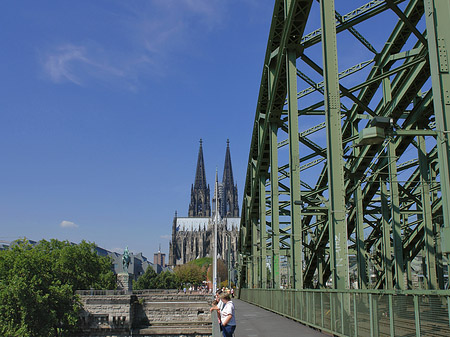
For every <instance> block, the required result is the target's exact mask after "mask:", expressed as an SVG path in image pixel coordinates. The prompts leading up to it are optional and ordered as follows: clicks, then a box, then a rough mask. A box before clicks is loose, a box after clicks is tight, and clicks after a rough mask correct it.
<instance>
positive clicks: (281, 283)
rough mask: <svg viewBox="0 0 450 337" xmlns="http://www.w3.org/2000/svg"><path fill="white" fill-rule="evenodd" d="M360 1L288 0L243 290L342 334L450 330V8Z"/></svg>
mask: <svg viewBox="0 0 450 337" xmlns="http://www.w3.org/2000/svg"><path fill="white" fill-rule="evenodd" d="M353 2H354V3H355V4H356V5H355V8H354V9H353V10H351V11H348V12H347V13H344V14H342V13H343V11H342V10H341V9H340V7H341V6H342V5H343V4H344V3H345V4H346V6H347V8H348V5H349V3H350V2H348V1H343V0H339V1H338V0H336V1H333V0H320V1H313V0H276V1H275V4H274V12H273V16H272V24H271V28H270V32H269V38H268V43H267V50H266V54H265V58H264V65H263V73H262V78H261V84H260V91H259V96H258V99H257V108H256V115H255V122H254V124H253V125H254V128H253V133H252V138H251V145H250V151H249V161H248V171H247V175H246V182H245V187H244V202H243V210H242V218H241V236H240V242H239V249H240V257H242V258H240V265H239V268H240V270H239V286H240V288H241V289H242V291H241V295H242V294H244V298H245V299H247V300H249V301H253V302H255V303H258V304H260V305H262V306H264V307H268V308H271V309H272V310H274V311H276V312H280V313H283V314H286V315H288V316H290V317H294V318H295V319H298V320H300V321H302V322H307V323H308V324H310V325H313V326H317V327H320V328H321V329H323V330H325V331H330V332H332V333H334V334H336V335H343V336H356V335H373V336H378V335H379V336H382V335H386V336H393V335H395V336H397V335H402V334H403V335H405V334H410V335H416V336H419V335H420V336H425V335H427V334H429V331H428V330H429V329H428V327H429V326H431V325H432V324H433V322H434V320H437V319H439V320H441V319H442V321H443V322H446V324H447V327H448V326H449V324H448V323H449V318H448V317H449V312H448V303H447V301H448V296H449V294H448V293H447V292H439V291H442V290H443V289H446V288H447V287H448V284H449V280H448V264H449V261H450V213H449V212H450V125H449V124H450V65H449V59H450V55H449V48H450V2H449V1H440V0H371V1H368V2H366V3H363V2H362V1H359V0H358V1H352V2H351V3H353ZM335 7H336V8H335ZM310 17H311V18H310ZM319 18H320V20H318V19H319ZM377 27H382V28H383V29H377ZM305 29H308V30H309V31H306V30H305ZM384 31H387V32H384ZM383 32H384V33H383ZM341 41H346V45H347V46H349V45H351V46H354V47H352V49H351V50H350V51H349V48H342V45H341V44H340V43H341ZM349 41H350V42H349ZM319 44H320V45H319ZM360 49H361V50H360ZM367 54H369V57H368V56H367ZM338 60H339V62H342V64H345V67H341V68H342V69H345V70H342V69H341V70H339V67H338V64H340V63H338ZM342 60H343V61H342ZM349 60H354V63H353V64H354V65H351V64H350V65H349V64H348V63H349ZM269 273H270V277H269ZM250 288H255V289H254V290H252V291H250ZM260 288H264V289H265V288H268V289H267V292H266V290H264V291H262V290H259V289H260ZM270 288H272V289H270ZM280 288H282V289H283V291H280ZM330 288H332V289H334V290H332V291H331V290H329V289H330ZM353 289H360V290H353ZM415 291H417V292H415ZM436 291H437V292H436ZM419 294H421V297H419V296H418V295H419ZM369 295H370V296H369ZM410 295H412V296H410ZM416 295H417V296H416ZM298 303H301V304H302V306H301V307H299V305H298ZM423 308H428V309H426V310H425V311H423ZM444 308H445V310H444ZM398 311H400V312H401V313H398V314H397V313H396V314H393V315H388V314H389V313H394V312H398ZM435 312H437V313H438V315H433V313H435ZM386 313H388V314H386ZM443 316H445V317H443ZM410 321H411V322H412V323H411V324H409V323H410ZM401 322H404V323H405V324H406V323H408V326H403V327H402V324H401ZM437 324H438V326H439V327H441V323H440V322H439V323H437ZM444 325H445V324H444ZM408 331H409V332H408ZM430 331H431V330H430ZM445 331H447V330H445ZM436 335H439V334H436ZM444 335H445V334H444Z"/></svg>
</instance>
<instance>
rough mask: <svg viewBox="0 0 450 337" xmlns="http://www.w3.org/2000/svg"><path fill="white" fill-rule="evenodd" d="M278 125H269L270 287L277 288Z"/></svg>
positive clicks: (278, 247)
mask: <svg viewBox="0 0 450 337" xmlns="http://www.w3.org/2000/svg"><path fill="white" fill-rule="evenodd" d="M277 132H278V126H277V125H276V124H275V123H271V126H270V200H271V203H270V208H271V212H270V214H271V223H272V287H273V288H274V289H279V288H280V284H281V280H280V209H279V197H278V137H277Z"/></svg>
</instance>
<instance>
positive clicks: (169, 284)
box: [155, 271, 180, 289]
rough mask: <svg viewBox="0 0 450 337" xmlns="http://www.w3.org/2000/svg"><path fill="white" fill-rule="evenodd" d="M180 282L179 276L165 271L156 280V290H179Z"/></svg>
mask: <svg viewBox="0 0 450 337" xmlns="http://www.w3.org/2000/svg"><path fill="white" fill-rule="evenodd" d="M179 283H180V282H179V280H178V278H177V276H176V275H175V274H174V273H172V272H170V271H164V272H162V273H160V274H159V275H158V276H157V277H156V279H155V289H177V288H178V284H179Z"/></svg>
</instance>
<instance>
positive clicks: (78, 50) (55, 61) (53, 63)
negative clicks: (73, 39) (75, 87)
mask: <svg viewBox="0 0 450 337" xmlns="http://www.w3.org/2000/svg"><path fill="white" fill-rule="evenodd" d="M84 54H85V50H84V48H83V47H79V46H73V45H66V46H61V47H58V48H57V49H56V50H55V51H53V52H52V53H49V54H48V55H47V56H46V59H45V61H44V62H45V63H44V68H45V70H46V71H47V74H48V75H49V77H50V79H51V80H52V81H54V82H57V83H58V82H62V81H65V80H68V81H70V82H73V83H75V84H80V80H79V79H78V77H77V76H75V74H74V73H73V70H72V66H73V63H74V62H77V61H78V62H86V61H87V59H86V57H85V56H84Z"/></svg>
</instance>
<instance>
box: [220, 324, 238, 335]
mask: <svg viewBox="0 0 450 337" xmlns="http://www.w3.org/2000/svg"><path fill="white" fill-rule="evenodd" d="M235 329H236V325H225V326H223V325H222V335H223V337H233V333H234V330H235Z"/></svg>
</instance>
